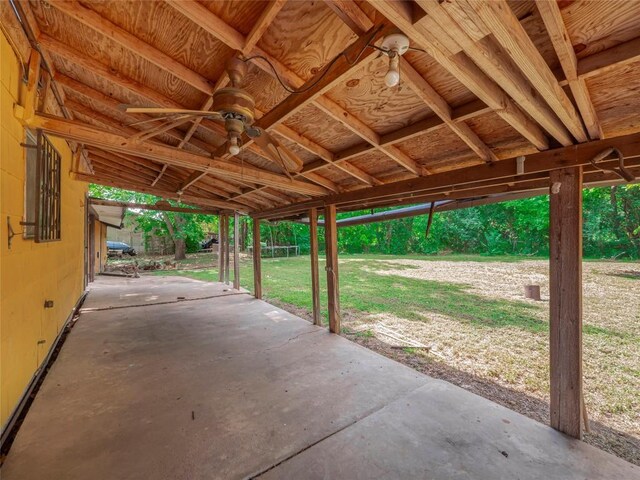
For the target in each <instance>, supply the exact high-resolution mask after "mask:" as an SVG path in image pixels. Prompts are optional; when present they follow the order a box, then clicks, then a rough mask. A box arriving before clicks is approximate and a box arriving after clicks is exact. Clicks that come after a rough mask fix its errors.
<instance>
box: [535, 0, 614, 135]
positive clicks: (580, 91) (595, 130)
mask: <svg viewBox="0 0 640 480" xmlns="http://www.w3.org/2000/svg"><path fill="white" fill-rule="evenodd" d="M536 5H537V7H538V11H539V12H540V16H541V17H542V21H543V22H544V25H545V27H546V28H547V32H548V33H549V38H550V39H551V43H552V44H553V48H554V49H555V51H556V54H557V55H558V59H559V60H560V65H561V66H562V70H563V71H564V74H565V76H566V78H567V82H569V88H570V89H571V93H572V94H573V98H574V99H575V100H576V104H577V105H578V110H579V111H580V114H581V115H582V119H583V120H584V124H585V125H586V127H587V131H588V132H589V136H590V137H591V139H592V140H597V139H599V138H603V134H602V128H601V127H600V122H598V115H597V114H596V110H595V108H593V103H592V102H591V97H590V95H589V90H588V89H587V84H586V82H585V80H584V78H580V77H578V59H577V57H576V53H575V51H574V49H573V45H572V44H571V39H570V37H569V32H568V31H567V27H566V26H565V24H564V21H563V19H562V13H561V12H560V7H559V6H558V4H557V2H555V0H539V1H538V2H536Z"/></svg>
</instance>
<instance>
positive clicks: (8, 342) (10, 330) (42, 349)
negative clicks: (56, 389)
mask: <svg viewBox="0 0 640 480" xmlns="http://www.w3.org/2000/svg"><path fill="white" fill-rule="evenodd" d="M0 66H1V75H0V145H1V150H0V214H1V215H0V425H2V426H4V425H5V423H6V422H7V420H8V418H9V415H10V414H11V412H12V411H13V409H14V408H15V407H16V405H17V403H18V402H19V400H20V397H21V396H22V394H23V392H24V391H25V389H26V388H27V386H28V384H29V382H30V381H31V379H32V377H33V375H34V373H35V372H36V371H37V369H38V368H39V367H40V365H41V363H42V361H43V360H44V358H45V357H46V355H47V353H48V352H49V350H50V348H51V345H52V342H53V341H54V340H55V338H56V336H57V335H58V332H59V331H60V330H61V328H62V326H63V324H64V322H65V320H66V319H67V318H68V317H69V314H70V313H71V311H72V309H73V307H74V305H75V304H76V302H77V301H78V299H79V298H80V296H81V294H82V292H83V290H84V278H83V276H84V235H85V231H84V202H85V193H86V192H87V184H86V183H83V182H78V181H75V180H72V179H71V177H70V175H69V171H70V168H71V151H70V150H69V147H68V146H67V144H66V142H64V141H62V140H60V139H56V138H53V139H51V140H52V142H53V144H54V146H55V147H56V148H57V149H58V151H59V152H60V154H61V155H62V179H61V201H62V204H61V220H62V225H61V227H62V234H61V235H62V240H61V241H58V242H51V243H35V242H34V241H33V240H24V239H23V238H22V235H16V236H15V237H13V241H12V245H11V249H9V248H8V246H7V237H8V229H7V216H9V218H10V220H11V225H12V227H13V229H14V231H15V232H21V231H22V226H21V225H20V221H21V220H22V219H23V214H24V177H25V149H24V148H23V147H21V146H20V143H21V142H25V132H24V129H23V127H22V125H21V124H20V122H19V121H18V120H16V119H15V118H14V115H13V105H14V103H15V102H17V101H18V99H19V83H20V69H19V65H18V61H17V59H16V56H15V55H14V53H13V50H12V49H11V47H10V46H9V43H8V42H7V40H6V38H5V37H4V35H2V34H1V33H0ZM45 300H53V301H54V307H53V308H50V309H44V301H45ZM39 342H42V343H40V344H39Z"/></svg>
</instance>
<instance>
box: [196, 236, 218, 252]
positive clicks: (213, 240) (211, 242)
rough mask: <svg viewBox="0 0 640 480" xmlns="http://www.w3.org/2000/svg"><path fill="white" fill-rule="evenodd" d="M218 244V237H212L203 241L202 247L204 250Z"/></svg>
mask: <svg viewBox="0 0 640 480" xmlns="http://www.w3.org/2000/svg"><path fill="white" fill-rule="evenodd" d="M217 244H218V239H217V238H216V237H212V238H210V239H209V240H205V241H204V242H201V243H200V248H201V249H202V250H207V249H209V248H213V246H214V245H217Z"/></svg>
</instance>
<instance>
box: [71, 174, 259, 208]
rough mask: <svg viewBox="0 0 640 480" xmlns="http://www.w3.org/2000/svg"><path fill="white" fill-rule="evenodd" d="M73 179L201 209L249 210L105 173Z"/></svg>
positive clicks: (236, 205) (238, 205) (78, 176)
mask: <svg viewBox="0 0 640 480" xmlns="http://www.w3.org/2000/svg"><path fill="white" fill-rule="evenodd" d="M73 177H74V178H75V179H76V180H79V181H82V182H88V183H97V184H99V185H105V186H107V187H116V188H122V189H124V190H133V191H137V192H142V193H148V194H150V195H155V196H157V197H161V198H165V199H167V200H175V201H178V202H179V201H182V202H185V203H190V204H193V205H200V206H203V207H214V208H219V209H222V210H238V211H239V212H248V211H249V210H248V209H247V208H246V207H245V206H244V205H241V204H234V203H227V202H219V201H217V200H211V199H209V198H202V197H197V196H195V195H178V194H176V193H175V192H172V191H167V190H163V189H161V188H155V187H149V186H148V185H142V184H138V183H136V182H132V181H128V180H122V179H120V178H117V177H114V176H112V175H109V174H108V173H107V172H104V173H102V174H101V175H99V176H98V175H87V174H86V173H77V172H74V173H73Z"/></svg>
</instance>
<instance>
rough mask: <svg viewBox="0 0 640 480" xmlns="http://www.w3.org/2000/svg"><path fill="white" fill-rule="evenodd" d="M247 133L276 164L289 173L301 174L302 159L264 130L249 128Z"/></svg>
mask: <svg viewBox="0 0 640 480" xmlns="http://www.w3.org/2000/svg"><path fill="white" fill-rule="evenodd" d="M246 132H247V135H248V136H249V137H251V138H252V139H253V141H254V142H256V145H258V147H260V149H261V150H262V151H263V152H264V153H266V154H267V156H268V157H269V158H270V159H271V160H272V161H273V162H274V163H276V164H277V165H280V166H281V167H283V168H284V169H285V170H286V171H287V172H299V171H300V170H301V169H302V160H301V159H300V157H298V156H297V155H296V154H295V153H293V152H292V151H291V150H289V149H288V148H287V147H285V146H284V145H282V144H281V143H280V142H278V141H277V140H276V139H275V138H273V137H272V136H271V135H269V133H268V132H266V131H265V130H263V129H262V128H257V127H249V128H247V129H246Z"/></svg>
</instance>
